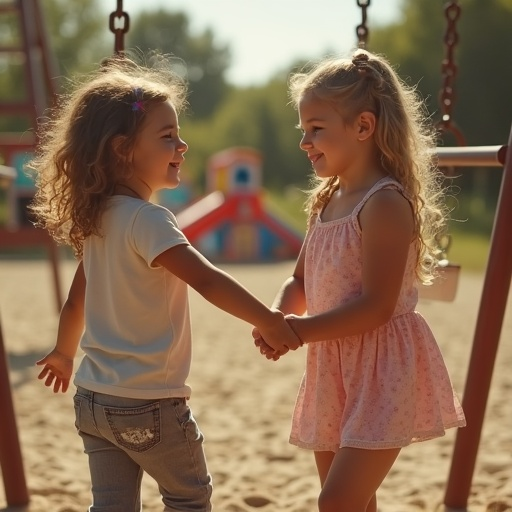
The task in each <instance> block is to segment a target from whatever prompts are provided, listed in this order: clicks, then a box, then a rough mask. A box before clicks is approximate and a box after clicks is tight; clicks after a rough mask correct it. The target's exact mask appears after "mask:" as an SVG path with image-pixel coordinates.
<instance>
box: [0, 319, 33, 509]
mask: <svg viewBox="0 0 512 512" xmlns="http://www.w3.org/2000/svg"><path fill="white" fill-rule="evenodd" d="M0 411H2V421H0V467H1V468H2V477H3V482H4V488H5V497H6V499H7V504H8V505H9V506H10V507H11V506H12V507H18V506H24V505H27V504H28V502H29V496H28V491H27V483H26V481H25V471H24V469H23V458H22V456H21V448H20V441H19V438H18V429H17V428H16V417H15V415H14V405H13V401H12V395H11V385H10V382H9V366H8V364H7V356H6V354H5V348H4V337H3V334H2V323H1V321H0Z"/></svg>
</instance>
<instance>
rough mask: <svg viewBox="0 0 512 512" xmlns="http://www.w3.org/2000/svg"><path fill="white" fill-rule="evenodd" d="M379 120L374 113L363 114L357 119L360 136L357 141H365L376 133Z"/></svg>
mask: <svg viewBox="0 0 512 512" xmlns="http://www.w3.org/2000/svg"><path fill="white" fill-rule="evenodd" d="M376 124H377V118H376V117H375V114H374V113H373V112H362V113H361V114H359V118H358V119H357V125H358V129H359V135H358V137H357V140H360V141H363V140H366V139H368V138H369V137H371V136H372V135H373V134H374V132H375V126H376Z"/></svg>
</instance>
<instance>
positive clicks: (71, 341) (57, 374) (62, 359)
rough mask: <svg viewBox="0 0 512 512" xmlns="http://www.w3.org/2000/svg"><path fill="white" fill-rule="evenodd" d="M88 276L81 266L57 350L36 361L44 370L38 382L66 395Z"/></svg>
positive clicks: (62, 320)
mask: <svg viewBox="0 0 512 512" xmlns="http://www.w3.org/2000/svg"><path fill="white" fill-rule="evenodd" d="M84 301H85V274H84V268H83V263H82V262H80V264H79V265H78V268H77V270H76V272H75V277H74V279H73V282H72V284H71V288H70V290H69V295H68V298H67V300H66V302H65V304H64V306H63V307H62V311H61V313H60V319H59V329H58V333H57V343H56V344H55V348H54V349H53V350H52V351H51V352H50V353H49V354H47V355H46V356H45V357H43V358H42V359H41V360H39V361H37V362H36V364H37V365H39V366H43V369H42V370H41V372H40V373H39V376H38V378H39V379H41V380H42V379H45V386H48V387H50V386H52V385H53V391H54V392H55V393H58V392H59V391H62V392H63V393H65V392H66V391H67V389H68V387H69V381H70V380H71V376H72V374H73V359H74V357H75V355H76V351H77V349H78V344H79V343H80V337H81V335H82V332H83V329H84Z"/></svg>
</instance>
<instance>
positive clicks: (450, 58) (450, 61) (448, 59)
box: [438, 0, 466, 146]
mask: <svg viewBox="0 0 512 512" xmlns="http://www.w3.org/2000/svg"><path fill="white" fill-rule="evenodd" d="M444 13H445V18H446V22H447V27H446V32H445V35H444V43H445V48H446V55H445V58H444V59H443V61H442V63H441V73H442V76H443V86H442V88H441V91H440V93H439V103H440V106H441V114H442V117H441V121H440V122H439V123H438V128H439V130H440V131H441V132H442V133H443V132H444V133H446V132H450V133H452V135H453V136H454V137H455V139H456V141H457V143H458V144H459V145H460V146H465V145H466V142H465V138H464V135H463V134H462V132H461V131H460V130H459V128H458V127H457V126H456V125H455V123H454V122H453V119H452V114H453V107H454V104H455V77H456V76H457V70H458V68H457V64H456V63H455V49H456V47H457V43H458V42H459V34H458V32H457V21H458V19H459V17H460V14H461V7H460V5H459V3H458V1H457V0H452V1H450V2H446V3H445V7H444Z"/></svg>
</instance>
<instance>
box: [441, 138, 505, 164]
mask: <svg viewBox="0 0 512 512" xmlns="http://www.w3.org/2000/svg"><path fill="white" fill-rule="evenodd" d="M509 146H510V143H509ZM507 149H508V146H464V147H452V148H437V156H438V159H439V160H438V165H439V166H440V167H501V166H503V165H504V164H505V158H506V155H507Z"/></svg>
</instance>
